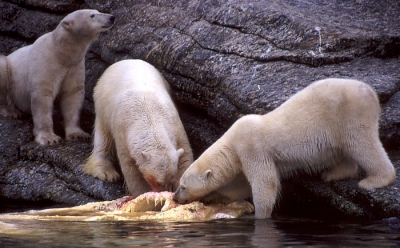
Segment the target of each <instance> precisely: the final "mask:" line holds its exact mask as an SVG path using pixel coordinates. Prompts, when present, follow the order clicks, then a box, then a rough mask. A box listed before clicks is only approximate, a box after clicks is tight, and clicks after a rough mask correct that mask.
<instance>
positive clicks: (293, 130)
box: [227, 78, 380, 176]
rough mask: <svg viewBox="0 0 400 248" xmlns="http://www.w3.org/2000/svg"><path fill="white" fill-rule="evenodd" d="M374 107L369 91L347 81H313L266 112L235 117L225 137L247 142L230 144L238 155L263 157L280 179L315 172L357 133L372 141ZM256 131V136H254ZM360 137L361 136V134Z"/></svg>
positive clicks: (375, 101)
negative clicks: (300, 171) (296, 172)
mask: <svg viewBox="0 0 400 248" xmlns="http://www.w3.org/2000/svg"><path fill="white" fill-rule="evenodd" d="M379 114H380V106H379V101H378V98H377V95H376V93H375V91H374V90H373V89H372V88H371V87H370V86H368V85H367V84H365V83H363V82H360V81H356V80H350V79H335V78H331V79H326V80H321V81H317V82H314V83H313V84H311V85H309V86H308V87H306V88H305V89H303V90H301V91H299V92H298V93H297V94H295V95H293V96H292V97H291V98H290V99H289V100H287V101H286V102H285V103H283V104H282V105H281V106H280V107H278V108H276V109H275V110H273V111H271V112H270V113H268V114H266V115H263V116H260V115H247V116H244V117H242V118H241V119H239V120H238V121H237V122H236V123H235V124H234V125H233V126H232V131H231V132H227V134H228V135H227V137H228V139H234V140H247V141H249V143H251V144H254V145H253V146H251V147H250V146H242V145H241V144H240V143H237V144H235V146H236V150H237V151H239V150H242V149H246V150H247V151H246V152H244V151H240V152H238V153H240V154H243V153H245V154H251V155H250V156H256V154H269V155H270V156H271V158H272V159H274V161H275V162H276V164H277V165H278V166H277V168H278V170H279V171H280V172H279V173H280V174H281V175H282V176H285V175H290V174H291V172H292V171H294V170H296V169H298V168H302V169H304V170H306V171H308V170H311V171H320V170H321V169H324V168H321V167H319V166H326V167H329V166H332V165H333V164H335V163H337V162H338V160H341V159H343V156H345V154H343V153H344V152H347V151H344V150H343V149H342V148H343V147H347V146H348V145H349V142H351V141H352V140H358V137H355V136H359V135H361V133H363V134H362V135H363V136H365V137H366V138H368V139H371V140H370V141H365V142H372V140H374V141H373V142H375V140H377V139H378V137H375V136H377V134H378V120H379ZM255 133H257V135H254V134H255ZM364 134H365V135H364Z"/></svg>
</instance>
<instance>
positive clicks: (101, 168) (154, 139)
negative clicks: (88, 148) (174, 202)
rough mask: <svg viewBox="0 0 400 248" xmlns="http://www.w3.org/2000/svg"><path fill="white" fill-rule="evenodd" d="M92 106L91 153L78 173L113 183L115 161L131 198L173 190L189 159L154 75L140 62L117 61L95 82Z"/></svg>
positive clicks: (158, 76) (175, 117)
mask: <svg viewBox="0 0 400 248" xmlns="http://www.w3.org/2000/svg"><path fill="white" fill-rule="evenodd" d="M94 102H95V112H96V120H95V128H94V144H93V152H92V154H91V155H90V157H89V159H88V161H87V163H86V164H85V165H84V166H83V170H84V172H85V173H87V174H90V175H92V176H95V177H98V178H100V179H101V180H104V181H115V180H117V179H118V178H119V177H120V175H119V172H118V171H117V167H118V161H119V164H120V168H121V171H122V174H123V176H124V179H125V184H126V186H127V188H128V191H129V193H130V194H131V195H133V196H135V197H136V196H138V195H140V194H142V193H145V192H148V191H151V190H152V191H158V192H160V191H165V190H168V191H173V190H175V189H176V188H177V187H178V185H179V178H180V177H181V175H182V174H183V172H184V171H185V170H186V169H187V167H189V165H190V164H191V163H192V162H193V155H192V150H191V148H190V145H189V141H188V138H187V135H186V132H185V129H184V127H183V125H182V122H181V120H180V118H179V115H178V112H177V110H176V108H175V105H174V103H173V102H172V99H171V96H170V94H169V86H168V84H167V82H166V81H165V79H164V78H163V76H162V75H161V74H160V73H159V72H158V70H157V69H156V68H154V67H153V66H152V65H150V64H148V63H147V62H145V61H142V60H123V61H119V62H117V63H115V64H113V65H111V66H110V67H109V68H107V70H106V71H105V72H104V73H103V75H102V76H101V77H100V79H99V81H98V83H97V85H96V87H95V88H94Z"/></svg>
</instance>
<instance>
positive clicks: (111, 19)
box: [101, 14, 115, 29]
mask: <svg viewBox="0 0 400 248" xmlns="http://www.w3.org/2000/svg"><path fill="white" fill-rule="evenodd" d="M103 15H105V16H106V23H105V24H104V25H103V26H101V28H106V29H107V28H111V27H112V25H113V24H114V21H115V16H113V15H109V14H103Z"/></svg>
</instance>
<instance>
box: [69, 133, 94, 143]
mask: <svg viewBox="0 0 400 248" xmlns="http://www.w3.org/2000/svg"><path fill="white" fill-rule="evenodd" d="M65 139H66V140H75V141H90V134H88V133H86V132H83V131H81V132H75V133H70V134H68V135H67V136H66V138H65Z"/></svg>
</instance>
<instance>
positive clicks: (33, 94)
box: [0, 9, 114, 145]
mask: <svg viewBox="0 0 400 248" xmlns="http://www.w3.org/2000/svg"><path fill="white" fill-rule="evenodd" d="M113 23H114V16H112V15H109V14H103V13H100V12H98V11H97V10H91V9H84V10H77V11H75V12H72V13H70V14H69V15H67V16H66V17H65V18H64V19H63V20H62V21H61V22H60V23H59V25H58V26H57V28H56V29H55V30H53V31H52V32H49V33H46V34H44V35H42V36H41V37H39V38H38V39H37V40H36V41H35V42H34V43H33V44H32V45H29V46H25V47H22V48H20V49H18V50H16V51H15V52H13V53H11V54H10V55H8V56H7V57H6V58H1V59H0V70H1V72H0V74H1V78H0V80H1V81H2V82H1V83H0V87H1V89H0V114H1V115H2V116H3V117H6V116H18V115H19V114H20V113H31V114H32V117H33V124H34V129H33V133H34V135H35V141H36V142H37V143H39V144H40V145H48V144H53V143H58V142H59V141H60V137H59V136H57V135H56V134H54V131H53V120H52V114H53V113H52V112H53V102H54V99H55V98H56V96H57V95H60V106H61V112H62V114H63V118H64V124H65V137H66V139H67V140H75V139H79V140H81V139H90V135H89V134H87V133H86V132H84V131H83V130H82V129H81V128H80V127H79V117H80V111H81V108H82V104H83V98H84V93H85V92H84V82H85V60H84V59H85V54H86V51H87V50H88V48H89V45H90V43H91V42H92V41H93V40H95V39H96V38H97V37H98V36H99V34H100V33H101V32H103V31H106V30H108V29H109V28H111V26H112V25H113ZM4 75H6V76H4ZM4 77H6V79H4Z"/></svg>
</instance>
